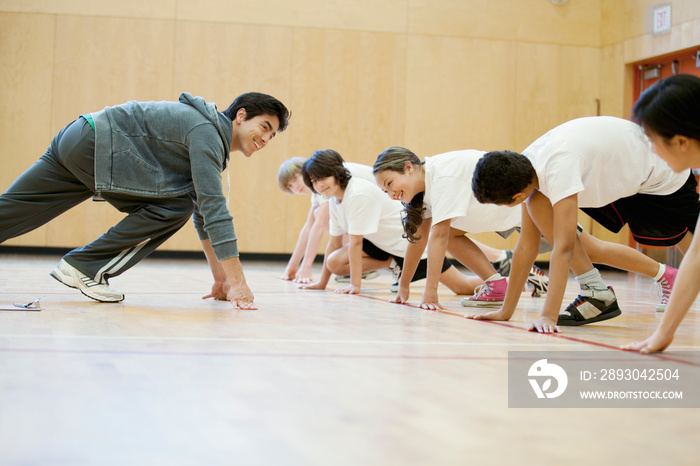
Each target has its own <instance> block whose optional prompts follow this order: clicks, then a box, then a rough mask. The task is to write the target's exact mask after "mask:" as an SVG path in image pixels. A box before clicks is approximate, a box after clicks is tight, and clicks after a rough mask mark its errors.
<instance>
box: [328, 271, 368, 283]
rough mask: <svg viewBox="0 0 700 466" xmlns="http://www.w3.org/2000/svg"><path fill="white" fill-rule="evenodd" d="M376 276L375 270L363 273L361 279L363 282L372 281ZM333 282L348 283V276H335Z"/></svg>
mask: <svg viewBox="0 0 700 466" xmlns="http://www.w3.org/2000/svg"><path fill="white" fill-rule="evenodd" d="M378 276H379V272H377V271H376V270H372V271H370V272H365V273H363V274H362V279H363V280H372V279H373V278H377V277H378ZM335 282H336V283H350V275H336V276H335Z"/></svg>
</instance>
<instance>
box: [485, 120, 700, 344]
mask: <svg viewBox="0 0 700 466" xmlns="http://www.w3.org/2000/svg"><path fill="white" fill-rule="evenodd" d="M473 189H474V195H475V196H476V198H477V199H478V200H479V201H481V202H487V203H493V204H497V205H510V206H516V205H518V204H521V203H522V218H523V220H522V232H521V235H520V238H519V240H518V245H517V246H516V248H515V253H514V256H513V264H512V272H511V278H510V280H511V286H516V285H517V283H523V282H524V281H525V279H526V276H527V269H528V264H532V261H534V258H535V256H536V254H537V250H536V241H537V239H538V238H539V236H540V234H542V235H544V236H545V238H547V240H548V241H550V242H551V244H552V245H553V247H554V250H553V252H552V256H551V259H550V288H549V292H548V295H547V299H546V300H545V306H544V309H543V311H542V317H541V318H540V319H539V320H537V321H536V322H534V323H532V324H531V325H530V328H529V329H530V330H534V331H538V332H545V333H551V332H557V331H559V328H558V326H557V325H582V324H587V323H591V322H598V321H601V320H606V319H610V318H612V317H615V316H617V315H619V314H620V309H619V306H618V304H617V299H616V298H615V294H614V291H613V290H612V288H610V287H608V286H606V285H605V283H604V281H603V280H602V278H601V276H600V273H598V270H596V269H595V268H594V267H593V263H600V264H607V265H611V266H614V267H616V268H619V269H622V270H627V271H631V272H636V273H641V274H644V275H647V276H649V277H652V278H654V280H656V281H657V282H659V284H660V285H661V286H662V290H663V298H662V306H661V307H662V308H663V306H665V304H666V302H667V301H668V296H669V295H670V291H671V289H672V287H673V283H674V280H675V275H676V269H674V268H672V267H667V266H665V265H664V264H659V263H657V262H656V261H654V260H652V259H650V258H649V257H647V256H645V255H644V254H642V253H641V252H639V251H637V250H636V249H633V248H630V247H628V246H626V245H621V244H617V243H610V242H605V241H601V240H598V239H596V238H594V237H593V236H591V235H589V234H587V233H586V232H581V231H580V230H579V229H577V223H576V220H577V212H578V209H579V208H581V209H582V210H584V212H586V213H587V214H589V215H590V216H591V217H592V218H593V219H595V220H596V221H598V222H599V223H601V224H602V225H603V226H605V227H606V228H608V229H609V230H611V231H619V230H620V229H621V228H622V226H623V225H624V224H626V223H627V224H629V226H630V231H631V232H632V235H633V236H634V238H635V239H636V240H637V241H638V242H639V243H642V244H651V245H665V246H669V245H677V246H678V247H679V249H680V250H681V251H683V252H685V250H686V249H687V247H688V245H689V243H690V241H691V239H692V236H693V234H692V232H693V231H694V229H695V223H696V222H697V218H698V213H699V212H700V207H699V205H700V203H699V202H698V195H697V183H696V181H695V177H693V176H691V174H690V172H689V170H684V171H682V172H680V173H673V171H672V170H671V169H670V167H669V166H668V165H667V164H666V163H665V162H664V161H663V160H661V159H660V158H658V157H656V156H655V155H654V154H653V153H652V151H651V146H650V144H649V140H648V139H647V137H646V136H645V135H644V133H643V132H642V130H641V128H640V127H639V126H637V125H635V124H634V123H632V122H630V121H627V120H623V119H620V118H613V117H588V118H579V119H576V120H572V121H570V122H567V123H564V124H562V125H560V126H558V127H556V128H554V129H553V130H551V131H549V132H548V133H547V134H545V135H544V136H542V137H540V138H539V139H538V140H537V141H535V142H534V143H533V144H531V145H530V146H529V147H528V148H527V149H525V150H524V151H523V154H517V153H515V152H490V153H488V154H486V155H485V156H484V158H483V159H482V160H480V161H479V163H478V164H477V167H476V169H475V171H474V183H473ZM524 201H527V202H524ZM570 269H571V270H573V271H574V273H575V274H576V280H577V282H578V283H579V285H580V287H581V293H580V295H579V296H578V298H577V299H576V300H575V301H574V303H572V304H571V305H569V306H568V307H567V308H566V309H565V310H564V311H562V312H561V313H559V307H560V305H561V303H562V300H563V297H564V292H565V288H566V281H567V277H568V273H569V270H570ZM518 298H519V296H518V295H517V294H515V293H513V294H511V293H507V294H506V298H505V301H504V303H503V306H502V308H501V309H500V310H498V311H495V312H492V313H488V314H482V315H475V316H472V317H473V318H477V319H491V320H508V319H509V318H510V317H511V316H512V315H513V312H514V311H515V307H516V305H517V302H518Z"/></svg>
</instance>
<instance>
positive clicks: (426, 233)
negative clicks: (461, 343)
mask: <svg viewBox="0 0 700 466" xmlns="http://www.w3.org/2000/svg"><path fill="white" fill-rule="evenodd" d="M483 154H484V152H481V151H476V150H462V151H454V152H448V153H445V154H439V155H436V156H434V157H426V159H425V162H421V161H420V159H419V158H418V156H417V155H415V154H414V153H413V152H411V151H410V150H408V149H406V148H403V147H391V148H389V149H387V150H385V151H384V152H382V153H381V154H380V155H379V157H378V158H377V161H376V162H375V164H374V174H375V179H376V180H377V184H378V185H379V186H380V188H381V189H382V190H383V191H385V192H386V193H387V194H389V197H390V198H391V199H396V200H399V201H402V203H403V205H404V207H405V213H406V216H405V218H404V222H403V224H404V225H403V226H404V230H405V234H406V237H407V238H408V239H409V241H411V244H410V245H409V248H408V252H407V255H406V266H405V268H404V274H403V275H402V277H401V281H400V282H399V292H398V295H397V296H396V298H395V301H396V302H405V301H406V300H408V295H409V291H410V290H409V284H410V279H411V276H412V273H413V270H414V269H413V267H414V266H415V264H416V263H417V258H418V257H420V255H421V254H422V253H423V251H425V249H426V247H427V249H428V272H427V283H426V287H425V292H424V293H423V299H422V303H421V307H423V308H425V309H441V308H442V306H441V305H440V303H439V301H438V296H437V276H438V273H437V272H438V271H439V269H438V267H439V264H440V259H441V258H442V257H443V256H444V255H445V251H449V252H450V254H452V255H453V256H454V257H455V258H456V259H457V260H459V261H460V262H461V263H462V264H463V265H464V266H466V267H467V268H469V269H471V270H472V271H473V272H474V273H476V274H477V275H478V276H479V277H480V278H481V280H483V282H484V286H483V288H481V290H480V291H479V292H477V294H476V295H474V296H473V297H471V298H465V299H463V300H462V305H464V306H477V307H478V306H500V305H501V303H502V302H503V297H504V296H505V293H506V288H507V282H506V279H505V277H503V276H501V274H500V273H498V272H497V271H496V270H495V269H494V267H493V265H492V264H491V262H490V261H489V259H488V258H487V257H486V255H485V254H484V253H483V252H482V251H481V249H480V247H479V244H477V243H475V242H474V241H473V240H471V239H470V238H469V237H467V236H465V233H481V232H487V231H488V232H493V231H495V232H502V233H503V235H504V236H506V232H507V233H510V232H512V231H514V229H516V228H517V227H519V226H520V212H519V210H518V209H515V208H511V207H505V206H503V207H501V206H494V205H484V204H480V203H478V202H477V201H476V200H475V199H474V196H473V195H472V192H471V177H472V173H473V171H474V166H475V165H476V162H477V161H478V160H479V159H480V158H481V157H482V156H483ZM409 259H410V260H409ZM533 280H534V282H533V284H534V283H537V286H540V287H541V289H542V291H546V287H547V285H546V277H544V275H543V274H542V273H541V271H539V270H538V269H535V270H533ZM523 285H524V283H523V284H521V287H520V290H522V289H523Z"/></svg>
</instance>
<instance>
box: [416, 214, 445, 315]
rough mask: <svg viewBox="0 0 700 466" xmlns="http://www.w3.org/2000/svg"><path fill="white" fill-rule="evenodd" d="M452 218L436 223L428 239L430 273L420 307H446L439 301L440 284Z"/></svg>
mask: <svg viewBox="0 0 700 466" xmlns="http://www.w3.org/2000/svg"><path fill="white" fill-rule="evenodd" d="M451 223H452V220H451V219H447V220H443V221H442V222H439V223H435V224H434V225H433V226H432V227H431V228H430V239H429V240H428V274H427V277H426V280H425V291H424V292H423V300H422V302H421V304H420V307H421V308H423V309H444V307H443V306H442V305H441V304H440V302H439V301H438V285H439V283H440V274H441V271H442V263H443V260H444V258H445V252H446V251H447V243H448V242H449V239H450V224H451Z"/></svg>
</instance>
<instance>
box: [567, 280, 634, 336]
mask: <svg viewBox="0 0 700 466" xmlns="http://www.w3.org/2000/svg"><path fill="white" fill-rule="evenodd" d="M620 314H622V311H621V310H620V308H619V306H618V305H617V297H616V296H615V291H613V289H612V287H611V286H609V287H607V288H606V289H605V290H595V289H582V290H581V294H580V295H578V297H577V298H576V300H575V301H574V302H573V303H571V304H569V307H567V308H566V310H564V311H562V313H561V314H559V319H558V320H557V325H562V326H565V327H569V326H576V325H585V324H591V323H593V322H600V321H602V320H608V319H612V318H613V317H617V316H619V315H620Z"/></svg>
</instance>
